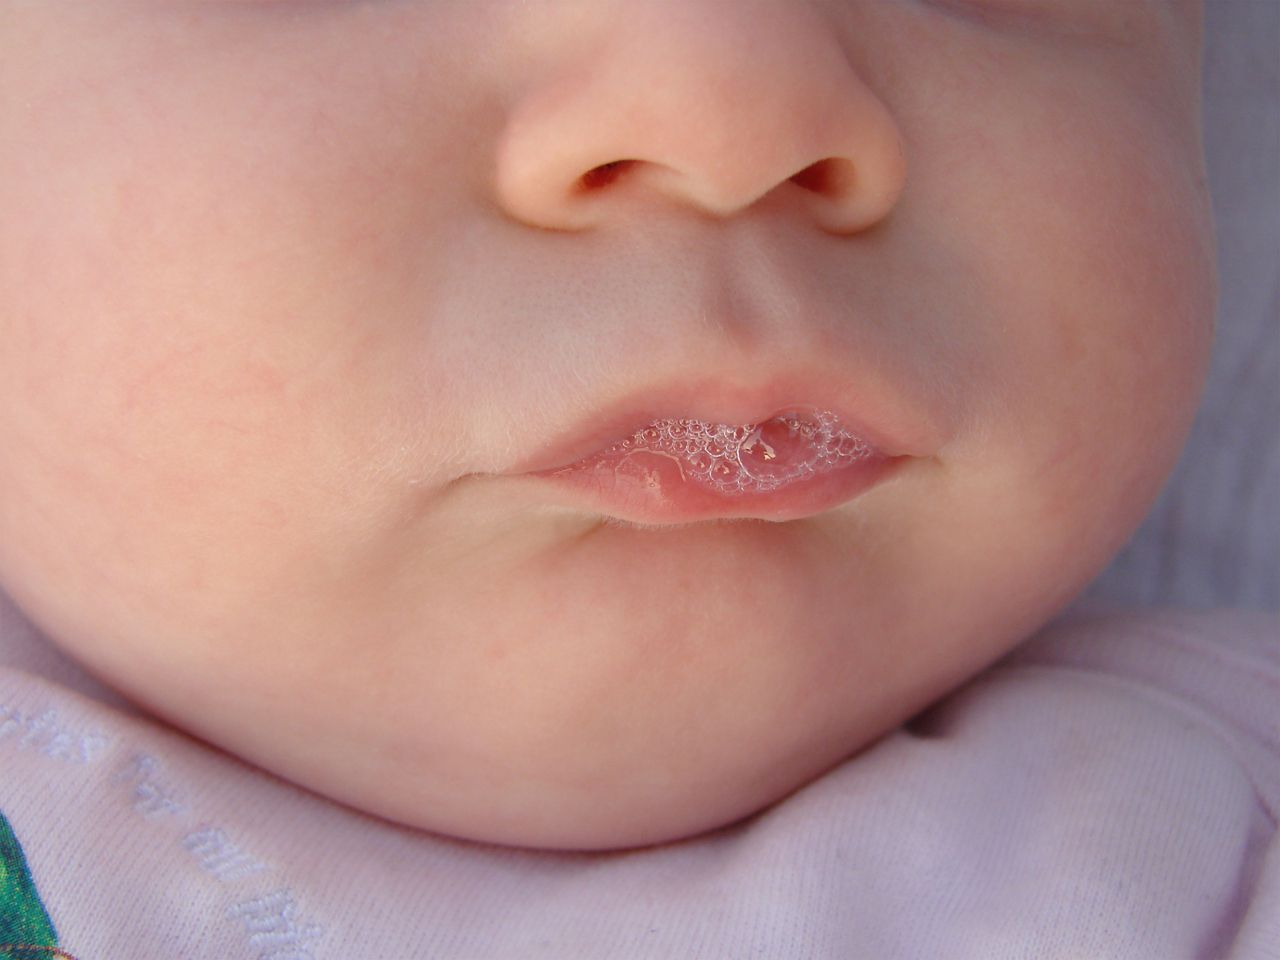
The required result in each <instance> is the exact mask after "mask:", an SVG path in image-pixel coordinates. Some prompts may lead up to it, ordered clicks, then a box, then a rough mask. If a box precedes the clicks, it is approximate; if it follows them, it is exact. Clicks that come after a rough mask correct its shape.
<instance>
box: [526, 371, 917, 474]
mask: <svg viewBox="0 0 1280 960" xmlns="http://www.w3.org/2000/svg"><path fill="white" fill-rule="evenodd" d="M806 407H807V408H817V409H821V410H829V411H831V412H832V413H833V414H834V415H835V416H836V417H837V418H838V420H839V422H840V424H841V425H842V426H843V427H844V428H845V429H847V430H848V431H849V432H850V433H852V434H854V435H855V436H858V437H861V438H862V439H864V440H866V441H867V442H868V443H869V444H871V445H872V446H873V447H875V449H876V450H877V451H879V452H880V453H881V454H883V455H884V456H885V457H886V458H889V459H894V458H898V457H927V456H931V455H932V454H933V453H934V452H935V451H936V450H937V448H938V446H939V444H940V442H941V438H940V437H939V436H937V435H936V434H935V432H934V431H933V430H932V429H931V427H930V425H929V423H928V422H927V420H926V419H925V418H922V417H919V416H916V415H913V414H912V413H911V412H910V411H905V410H903V408H902V406H901V405H900V404H899V403H897V402H896V401H895V399H894V398H892V397H888V396H885V395H883V394H882V393H880V392H878V391H876V390H875V389H874V388H872V387H870V386H869V385H867V384H862V385H855V384H852V383H850V381H849V380H848V379H847V375H846V377H844V378H833V379H829V380H828V379H824V378H823V377H822V376H821V374H818V373H810V374H809V375H808V376H805V377H803V378H802V377H791V378H786V379H782V378H779V379H777V380H775V381H773V382H771V383H768V384H764V385H760V384H757V385H755V386H752V387H735V386H731V385H729V386H726V385H725V384H724V383H723V382H710V381H683V382H679V383H673V384H670V385H667V386H665V387H659V388H656V389H649V390H644V391H637V392H635V393H630V394H627V395H624V396H622V397H621V398H619V399H617V400H615V401H614V402H612V403H610V404H607V405H605V406H604V407H603V408H602V409H601V410H599V411H598V412H597V414H596V415H594V416H592V417H590V419H589V420H587V421H586V422H584V423H580V424H578V425H575V426H572V427H570V428H568V429H566V430H564V431H563V432H562V433H560V434H559V436H558V437H556V438H555V439H553V440H551V441H549V442H547V443H544V444H542V445H540V446H539V447H538V448H537V449H535V450H534V451H533V452H532V453H531V454H530V455H529V456H527V457H525V458H524V459H523V460H521V461H519V462H517V463H516V464H514V465H513V466H512V467H511V469H510V470H509V471H506V473H507V475H508V476H511V475H522V474H541V473H545V472H548V471H555V470H559V469H562V468H565V467H569V466H571V465H573V464H575V463H579V462H580V461H582V460H583V459H585V458H588V457H590V456H591V455H593V454H595V453H597V452H599V451H601V450H603V449H606V448H608V447H610V446H611V445H613V444H615V443H617V442H618V441H620V440H622V439H623V438H625V437H628V436H631V435H632V434H634V433H635V432H636V431H637V430H640V429H643V428H644V427H645V426H646V425H647V424H650V423H652V422H654V421H655V420H663V419H678V418H687V419H691V420H700V421H705V422H707V423H723V424H755V423H761V422H763V421H765V420H768V419H769V418H770V417H773V416H775V415H777V414H778V412H779V411H783V410H788V409H795V408H806Z"/></svg>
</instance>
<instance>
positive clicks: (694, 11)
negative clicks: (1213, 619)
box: [0, 0, 1215, 849]
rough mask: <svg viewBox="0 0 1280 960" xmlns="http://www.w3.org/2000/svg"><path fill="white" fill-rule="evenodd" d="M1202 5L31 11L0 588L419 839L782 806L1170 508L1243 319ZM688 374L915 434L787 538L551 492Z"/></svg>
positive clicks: (174, 702) (7, 200) (8, 325)
mask: <svg viewBox="0 0 1280 960" xmlns="http://www.w3.org/2000/svg"><path fill="white" fill-rule="evenodd" d="M1200 16H1201V11H1200V8H1199V4H1198V3H1196V2H1177V0H1149V2H1148V0H1133V2H1114V0H874V2H854V0H839V2H837V0H827V2H817V0H809V2H802V0H646V2H644V3H631V2H622V0H538V2H514V0H466V2H451V0H445V2H439V3H435V2H433V3H420V2H413V0H368V2H360V0H327V2H312V0H271V2H269V0H243V2H232V0H225V2H174V0H150V2H126V0H92V2H89V0H67V2H60V3H6V4H4V5H3V6H0V210H4V211H5V215H4V217H3V218H0V344H3V346H2V347H0V584H2V585H3V587H4V588H5V589H6V590H7V591H8V592H9V593H10V594H11V595H12V597H13V599H14V600H15V601H16V602H17V603H18V604H19V605H20V606H21V607H22V609H23V610H24V611H25V612H26V613H27V614H28V615H29V616H30V617H31V619H32V620H33V621H34V622H35V623H36V624H37V625H38V626H39V627H40V628H42V629H43V630H44V631H45V632H46V633H47V634H48V635H49V636H50V637H51V638H52V639H53V640H54V641H55V642H56V643H57V644H58V645H60V646H61V647H62V648H63V649H65V650H66V651H68V652H69V653H70V654H72V655H73V656H74V657H76V658H77V659H78V660H79V661H80V662H82V663H83V664H84V665H85V666H86V667H87V668H88V669H90V670H91V671H93V672H94V673H95V674H97V675H98V676H100V677H101V678H103V679H104V680H105V681H107V682H108V683H110V684H112V685H114V686H116V687H117V688H119V689H120V690H122V691H123V692H124V693H126V694H127V695H128V696H130V697H132V698H133V699H135V700H136V701H137V702H139V703H140V704H142V705H144V706H145V707H147V708H149V709H150V710H152V711H154V712H155V713H156V714H158V715H160V716H162V717H164V718H166V719H167V720H169V721H171V722H172V723H174V724H176V725H177V726H179V727H181V728H183V729H185V730H188V731H190V732H191V733H193V734H195V735H197V736H199V737H202V738H205V739H207V740H209V741H211V742H212V743H214V744H217V745H219V746H221V747H223V748H225V749H227V750H229V751H232V752H234V753H235V754H238V755H240V756H242V757H244V758H245V759H247V760H248V761H250V762H252V763H255V764H258V765H260V766H262V767H264V768H266V769H268V770H270V771H273V772H275V773H277V774H279V775H281V776H284V777H286V778H289V779H291V780H293V781H296V782H298V783H300V784H302V785H304V786H307V787H309V788H312V789H314V790H316V791H319V792H321V793H323V794H326V795H328V796H330V797H332V798H335V799H337V800H339V801H342V802H344V803H347V804H350V805H352V806H354V807H357V808H360V809H363V810H366V811H369V812H371V813H374V814H378V815H381V816H384V817H387V818H390V819H393V820H396V821H399V822H402V823H406V824H410V825H413V826H417V827H421V828H425V829H428V830H432V831H439V832H443V833H446V834H450V835H454V836H458V837H464V838H471V839H477V840H483V841H491V842H497V843H504V844H515V845H525V846H534V847H550V848H566V849H608V848H621V847H629V846H635V845H644V844H653V843H660V842H664V841H670V840H675V839H679V838H683V837H687V836H692V835H695V834H698V833H701V832H703V831H707V830H711V829H714V828H717V827H720V826H723V825H725V824H729V823H732V822H734V821H736V820H739V819H741V818H743V817H745V816H747V815H750V814H752V813H755V812H757V811H759V810H761V809H762V808H764V807H766V806H768V805H770V804H772V803H774V802H776V801H777V800H779V799H781V798H783V797H785V796H787V795H788V794H789V793H791V792H793V791H794V790H796V789H797V788H799V787H801V786H803V785H804V784H806V783H808V782H810V781H811V780H812V779H814V778H815V777H817V776H820V775H821V774H822V773H824V772H826V771H827V770H829V769H831V767H833V766H834V765H835V764H838V763H840V762H842V761H843V760H845V759H847V758H849V757H851V756H853V755H855V754H856V753H857V752H858V751H859V750H861V749H863V748H864V747H866V746H867V745H868V744H870V743H872V742H874V741H875V740H876V739H877V738H878V737H880V736H881V735H882V734H884V733H885V732H886V731H888V730H890V729H892V728H894V727H895V726H897V725H898V724H900V723H901V722H902V721H904V720H905V719H907V718H909V717H910V716H911V715H913V714H914V713H916V712H917V711H919V710H920V709H921V708H922V707H924V706H925V705H927V704H928V703H930V702H931V701H933V700H935V699H936V698H938V697H939V696H941V695H943V694H944V693H946V692H947V691H949V690H951V689H953V688H954V687H955V686H956V685H958V684H960V683H961V682H963V681H964V680H966V679H967V678H969V677H971V676H972V675H973V674H975V673H976V672H977V671H979V670H981V669H982V668H983V667H985V666H986V665H988V664H990V663H991V662H992V661H993V660H995V659H996V658H998V657H999V656H1000V655H1002V654H1003V653H1005V652H1006V651H1007V650H1009V649H1010V648H1011V647H1012V646H1013V645H1015V644H1016V643H1017V642H1018V641H1019V640H1021V639H1022V638H1024V637H1026V636H1027V635H1028V634H1029V633H1030V632H1032V631H1033V630H1035V629H1036V628H1037V627H1038V626H1039V625H1041V624H1043V623H1044V622H1045V621H1046V620H1048V619H1049V618H1050V617H1051V616H1053V615H1054V614H1055V613H1056V612H1057V611H1059V610H1060V609H1061V608H1062V607H1063V606H1064V605H1065V604H1066V603H1068V602H1069V601H1070V600H1071V598H1073V597H1074V596H1075V595H1076V594H1077V593H1078V592H1079V591H1080V590H1081V589H1082V588H1083V587H1084V586H1085V585H1086V584H1087V583H1088V582H1089V580H1091V579H1092V578H1093V577H1094V576H1095V574H1096V573H1097V572H1098V571H1099V570H1100V569H1101V568H1102V567H1103V566H1104V565H1105V564H1106V562H1107V561H1108V560H1109V558H1110V557H1111V556H1112V555H1113V554H1114V552H1115V551H1116V550H1117V549H1118V548H1119V547H1120V546H1121V545H1122V544H1123V543H1124V542H1125V540H1126V539H1127V538H1128V536H1129V535H1130V533H1131V532H1132V530H1133V529H1134V528H1135V526H1136V525H1137V524H1138V522H1139V521H1140V520H1141V518H1142V516H1143V515H1144V513H1145V512H1146V510H1147V509H1148V507H1149V506H1150V504H1151V503H1152V501H1153V500H1154V499H1155V496H1156V494H1157V493H1158V491H1159V489H1160V486H1161V484H1162V483H1163V481H1164V479H1165V477H1166V475H1167V474H1168V472H1169V470H1170V469H1171V467H1172V465H1173V463H1174V462H1175V460H1176V457H1177V455H1178V452H1179V450H1180V448H1181V445H1182V442H1183V440H1184V438H1185V436H1186V433H1187V431H1188V429H1189V427H1190V424H1191V420H1192V417H1193V414H1194V410H1195V405H1196V400H1197V398H1198V395H1199V392H1200V387H1201V384H1202V382H1203V377H1204V374H1205V369H1206V363H1207V359H1208V350H1209V345H1210V339H1211V333H1212V326H1213V311H1214V300H1215V275H1214V264H1213V245H1212V222H1211V215H1210V210H1209V203H1208V196H1207V192H1206V186H1205V174H1204V163H1203V154H1202V146H1201V140H1200V116H1199V110H1200V103H1199V56H1200V53H1199V50H1200V46H1199V44H1200V29H1201V27H1200ZM622 160H631V161H635V162H633V163H630V164H621V165H620V166H619V167H616V168H613V167H611V168H608V170H609V173H610V176H602V175H599V174H593V175H592V176H590V177H588V178H587V179H586V180H585V181H584V180H583V179H582V178H583V177H584V176H586V175H587V174H588V173H589V172H590V171H593V170H595V169H596V168H598V167H600V166H602V165H605V164H609V163H611V162H614V161H622ZM833 160H834V161H836V162H827V163H825V164H824V163H823V161H833ZM815 164H816V165H818V166H816V167H815V166H814V165H815ZM805 171H808V173H805ZM614 174H616V176H615V175H614ZM797 175H800V176H797ZM793 177H794V178H795V179H793ZM584 184H586V185H584ZM679 382H696V383H699V384H701V386H700V387H699V389H703V390H705V391H708V392H709V393H714V392H715V391H716V390H720V389H724V390H730V389H740V388H745V387H748V386H751V385H754V384H763V385H768V384H774V383H784V384H796V383H799V384H805V385H809V386H810V387H811V389H812V391H813V392H814V393H815V394H821V395H815V396H813V397H804V398H797V399H802V400H805V401H807V402H812V403H814V404H818V405H821V404H822V403H823V400H824V397H825V393H826V392H827V391H828V390H829V388H830V387H831V385H833V384H842V385H845V386H847V387H848V389H850V390H852V391H853V392H855V393H859V392H862V393H865V395H866V396H867V397H868V403H870V402H872V398H874V402H875V403H876V404H879V405H880V406H882V407H884V408H886V409H891V410H892V411H894V416H896V417H897V418H898V419H899V420H901V421H902V422H903V423H905V424H908V425H909V429H910V430H911V431H912V432H913V434H914V435H915V436H916V437H918V438H921V445H922V446H921V449H920V450H919V455H918V456H917V457H915V458H914V459H912V460H911V461H909V462H907V463H906V464H905V469H902V470H899V471H897V472H896V473H895V474H894V475H893V477H892V478H891V479H890V480H888V481H886V482H885V483H883V484H881V485H879V486H877V487H875V488H874V489H872V490H870V491H868V492H867V493H865V494H863V495H862V496H860V497H858V498H856V499H854V500H852V501H850V502H848V503H846V504H844V505H842V506H841V507H839V508H837V509H834V510H831V511H829V512H826V513H823V514H820V515H817V516H813V517H808V518H806V519H802V520H793V521H789V522H786V523H770V522H767V521H762V520H751V519H748V520H729V521H720V522H716V523H694V524H689V525H683V526H679V527H675V528H668V529H643V528H638V527H634V526H629V525H627V524H620V523H613V522H609V521H608V518H606V517H603V516H601V515H600V514H599V513H594V512H591V511H588V510H573V509H566V508H563V507H556V508H553V507H551V506H550V505H549V504H548V503H547V502H546V500H545V498H544V496H543V494H542V493H540V492H539V489H540V488H538V487H537V486H536V485H534V484H532V483H530V482H528V480H529V478H527V477H518V476H512V475H510V474H511V471H512V469H513V468H514V466H515V465H516V464H518V463H519V462H521V461H522V460H524V459H526V458H528V457H529V456H530V455H532V454H533V453H534V452H536V451H537V450H538V449H539V448H540V447H541V446H542V445H544V444H546V443H547V442H549V441H551V440H552V439H554V438H556V437H557V436H559V435H560V434H562V433H563V432H564V430H566V429H568V428H569V427H571V426H575V425H576V426H581V425H582V424H583V423H587V424H589V423H590V422H591V418H592V417H593V416H595V415H596V414H597V412H598V411H599V410H601V409H602V408H603V407H604V406H605V405H606V404H607V403H609V402H611V401H612V400H614V399H615V398H617V397H619V396H622V395H624V394H627V393H630V392H633V391H636V390H643V389H646V388H648V387H650V386H655V385H659V386H660V385H669V384H671V383H679Z"/></svg>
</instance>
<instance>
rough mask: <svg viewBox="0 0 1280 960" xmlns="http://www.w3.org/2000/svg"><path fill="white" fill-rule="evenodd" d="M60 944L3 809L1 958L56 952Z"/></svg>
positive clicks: (0, 833)
mask: <svg viewBox="0 0 1280 960" xmlns="http://www.w3.org/2000/svg"><path fill="white" fill-rule="evenodd" d="M18 944H21V945H22V946H17V945H18ZM57 946H58V934H57V931H55V930H54V929H53V921H51V920H50V919H49V914H48V913H47V912H46V911H45V909H44V904H43V903H41V902H40V894H39V893H37V892H36V885H35V883H34V882H33V881H32V879H31V871H30V870H28V869H27V858H26V856H25V855H23V852H22V844H20V843H18V838H17V837H16V836H15V835H14V833H13V828H12V827H11V826H9V821H8V820H7V819H5V816H4V814H3V813H0V960H33V958H35V957H38V956H45V957H49V956H57V955H58V953H59V951H58V950H57ZM28 947H30V948H35V949H24V948H28ZM41 948H46V949H43V950H42V949H41Z"/></svg>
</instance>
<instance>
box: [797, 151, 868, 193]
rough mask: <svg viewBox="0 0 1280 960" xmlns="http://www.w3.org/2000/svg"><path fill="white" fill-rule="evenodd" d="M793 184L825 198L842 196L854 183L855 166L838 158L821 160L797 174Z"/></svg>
mask: <svg viewBox="0 0 1280 960" xmlns="http://www.w3.org/2000/svg"><path fill="white" fill-rule="evenodd" d="M791 182H792V183H794V184H795V185H796V186H798V187H800V188H801V189H804V190H811V191H812V192H814V193H817V194H822V195H823V196H829V197H835V196H841V195H843V194H845V193H846V192H848V190H849V187H850V186H851V185H852V183H853V164H852V163H850V162H849V161H848V160H842V159H840V158H838V157H830V158H828V159H826V160H819V161H818V162H817V163H811V164H810V165H809V166H807V167H805V168H804V169H803V170H801V171H800V172H799V173H797V174H795V175H794V176H793V177H792V178H791Z"/></svg>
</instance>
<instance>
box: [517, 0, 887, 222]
mask: <svg viewBox="0 0 1280 960" xmlns="http://www.w3.org/2000/svg"><path fill="white" fill-rule="evenodd" d="M529 6H530V7H536V10H537V14H536V16H537V17H538V19H539V25H538V29H537V30H536V31H534V33H535V34H536V36H537V37H538V38H539V40H538V41H537V42H540V43H545V44H552V45H554V49H553V50H551V51H549V52H545V51H541V50H540V51H538V53H539V54H544V53H545V56H539V57H536V58H534V59H536V60H537V61H538V62H540V63H541V64H543V66H544V68H545V72H544V73H542V74H541V75H539V76H538V77H535V78H531V79H530V81H529V83H528V84H527V85H526V86H523V87H517V89H518V90H519V93H518V95H517V96H516V97H515V99H514V100H513V102H512V106H511V110H510V114H509V116H508V118H507V122H506V125H505V127H504V128H503V130H502V134H501V138H500V140H499V143H498V150H497V157H496V162H497V171H496V173H497V179H496V191H497V198H498V202H499V203H500V204H501V205H502V207H503V209H504V210H505V211H506V212H507V213H508V214H509V215H510V216H512V217H514V218H515V219H517V220H519V221H522V222H524V223H527V224H530V225H533V226H538V227H543V228H549V229H557V230H583V229H590V228H592V227H595V226H599V225H601V224H603V223H605V222H607V221H608V220H609V219H610V218H612V217H617V216H619V215H620V212H621V210H622V206H623V201H624V200H625V201H626V202H627V206H628V208H629V209H631V210H634V204H635V203H637V202H641V201H642V200H643V199H644V198H648V199H650V200H652V199H654V198H660V199H662V200H665V201H675V202H678V203H682V204H685V205H688V206H692V207H695V208H698V209H699V210H701V211H703V212H705V213H708V214H711V215H714V216H720V217H728V216H732V215H734V214H735V213H737V212H739V211H741V210H744V209H746V208H748V207H750V206H751V205H752V204H753V203H755V202H756V201H757V200H759V199H760V198H761V197H763V196H765V195H766V194H769V193H770V192H771V191H774V190H780V191H786V195H787V197H788V198H792V199H790V201H789V202H793V203H795V204H797V205H798V206H800V207H802V208H803V209H805V210H807V211H808V212H809V214H810V216H811V217H812V218H813V219H814V220H815V221H816V222H817V223H818V224H819V225H820V226H821V227H822V228H824V229H826V230H828V231H831V232H833V233H851V232H854V231H858V230H863V229H865V228H867V227H869V226H871V225H872V224H874V223H876V222H877V221H879V220H880V219H882V218H883V217H884V216H886V215H887V214H888V212H889V211H890V210H891V209H892V208H893V206H894V204H895V203H896V201H897V198H898V196H899V194H900V193H901V191H902V188H903V184H904V182H905V178H906V160H905V156H904V153H903V149H902V138H901V136H900V134H899V131H898V126H897V124H896V123H895V121H894V119H893V116H892V115H891V113H890V112H889V110H888V108H887V107H886V106H885V104H884V103H883V102H882V101H881V99H880V98H879V97H878V96H877V95H876V93H875V92H874V91H873V90H872V89H871V87H869V86H868V85H867V83H866V81H865V79H864V78H863V77H861V76H859V73H858V70H857V69H856V68H855V67H854V66H853V65H852V64H851V63H850V61H849V59H848V57H847V55H846V51H845V50H844V49H842V47H841V46H840V42H839V40H838V38H837V35H836V32H835V30H834V28H833V27H832V26H831V25H830V23H828V21H827V20H826V19H824V17H823V15H822V14H821V13H820V12H819V11H818V10H817V9H816V8H815V5H814V4H812V3H810V2H809V0H635V2H628V0H622V2H611V0H604V2H602V0H591V2H590V3H586V4H583V3H582V2H581V0H545V2H542V3H538V4H531V5H529ZM587 8H590V9H591V10H592V12H591V13H590V14H586V13H584V10H586V9H587ZM559 17H563V18H564V21H565V23H564V26H565V30H564V31H562V32H561V31H557V29H556V28H555V23H554V21H555V20H556V18H559Z"/></svg>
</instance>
